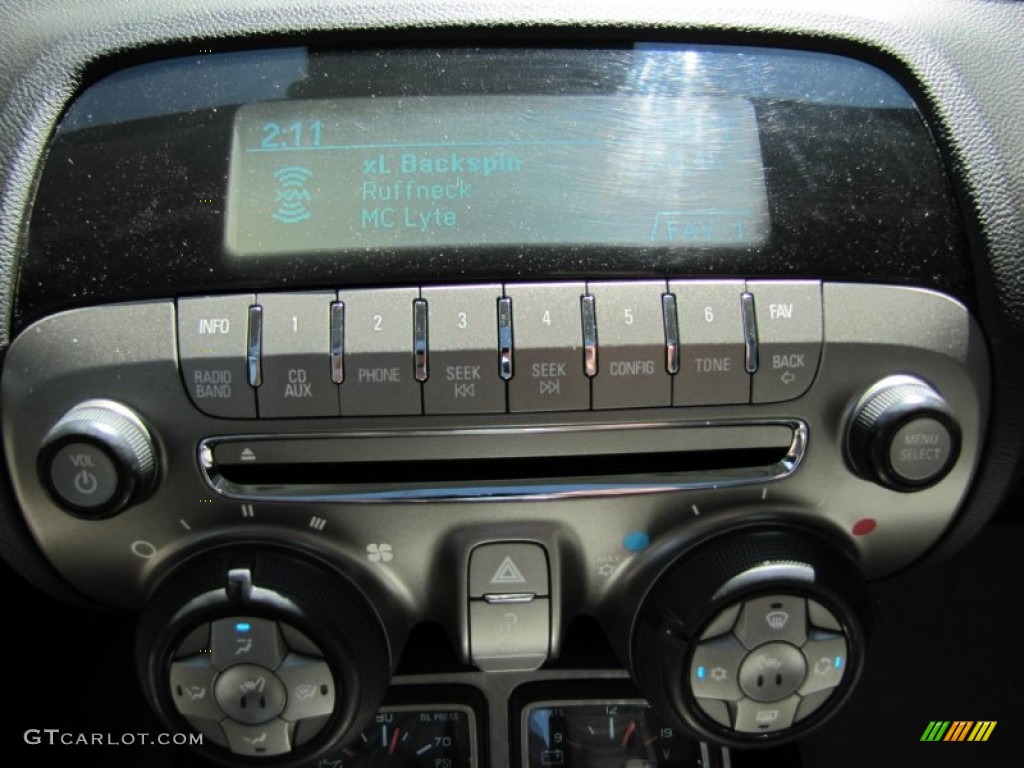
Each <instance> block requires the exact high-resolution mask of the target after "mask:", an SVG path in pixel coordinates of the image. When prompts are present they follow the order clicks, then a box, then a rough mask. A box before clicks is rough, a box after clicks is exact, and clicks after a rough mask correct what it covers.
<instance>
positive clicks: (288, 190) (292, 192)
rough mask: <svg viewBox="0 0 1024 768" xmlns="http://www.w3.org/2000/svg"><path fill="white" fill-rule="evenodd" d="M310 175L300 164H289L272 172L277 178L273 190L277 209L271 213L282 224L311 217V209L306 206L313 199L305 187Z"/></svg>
mask: <svg viewBox="0 0 1024 768" xmlns="http://www.w3.org/2000/svg"><path fill="white" fill-rule="evenodd" d="M312 175H313V172H312V171H311V170H309V169H308V168H303V167H302V166H301V165H289V166H288V167H287V168H281V169H280V170H279V171H277V172H275V173H274V178H275V179H277V189H276V190H275V191H274V202H275V203H277V210H276V211H274V212H273V213H272V214H271V216H272V217H273V218H275V219H277V220H278V221H280V222H282V223H283V224H298V223H299V222H302V221H306V220H307V219H309V218H311V217H312V215H313V213H312V211H310V210H309V208H307V207H306V206H307V204H308V203H309V202H310V201H311V200H312V199H313V195H312V194H311V193H310V191H309V189H308V188H307V187H306V182H307V181H309V178H310V177H311V176H312Z"/></svg>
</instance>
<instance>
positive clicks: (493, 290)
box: [422, 284, 505, 413]
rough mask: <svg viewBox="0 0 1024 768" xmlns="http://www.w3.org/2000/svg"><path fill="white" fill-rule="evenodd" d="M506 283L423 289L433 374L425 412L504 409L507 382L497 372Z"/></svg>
mask: <svg viewBox="0 0 1024 768" xmlns="http://www.w3.org/2000/svg"><path fill="white" fill-rule="evenodd" d="M501 295H502V290H501V286H500V285H497V284H491V285H475V286H458V287H455V286H442V287H438V288H424V289H423V291H422V296H423V298H424V299H425V300H426V302H427V317H428V329H429V330H428V334H427V338H428V348H429V356H430V375H429V377H428V378H427V381H426V382H425V383H424V385H423V407H424V412H425V413H504V411H505V382H504V381H503V380H502V379H501V377H500V375H499V373H498V314H497V313H498V299H500V298H501Z"/></svg>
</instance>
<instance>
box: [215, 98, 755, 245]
mask: <svg viewBox="0 0 1024 768" xmlns="http://www.w3.org/2000/svg"><path fill="white" fill-rule="evenodd" d="M230 168H231V170H230V178H229V185H228V211H227V220H226V234H225V243H226V246H227V249H228V250H229V251H230V252H231V253H234V254H236V255H239V256H247V255H271V254H284V253H315V252H337V251H341V250H346V249H373V248H416V247H432V248H437V247H445V246H524V245H525V246H530V245H542V246H571V245H580V246H586V245H614V246H683V247H700V248H705V247H737V246H738V247H745V246H757V245H760V244H761V243H763V242H764V241H765V240H766V239H767V237H768V231H769V220H768V205H767V199H766V192H765V182H764V167H763V164H762V160H761V149H760V143H759V138H758V131H757V121H756V117H755V114H754V108H753V106H752V105H751V103H750V102H749V101H747V100H745V99H743V98H738V97H732V96H723V97H716V96H700V97H686V96H665V95H658V94H622V95H537V94H534V95H459V96H418V97H417V96H413V97H400V96H387V97H379V98H339V99H313V100H284V101H274V102H263V103H255V104H247V105H244V106H242V107H240V108H239V109H238V112H237V115H236V118H235V122H234V132H233V138H232V154H231V164H230Z"/></svg>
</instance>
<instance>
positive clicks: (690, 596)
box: [631, 528, 866, 746]
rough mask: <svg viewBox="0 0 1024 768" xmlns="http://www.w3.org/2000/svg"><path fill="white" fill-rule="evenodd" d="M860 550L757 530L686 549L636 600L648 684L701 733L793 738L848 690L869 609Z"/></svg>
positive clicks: (656, 699) (672, 712)
mask: <svg viewBox="0 0 1024 768" xmlns="http://www.w3.org/2000/svg"><path fill="white" fill-rule="evenodd" d="M864 602H865V601H864V596H863V586H862V579H861V577H860V575H859V573H858V572H857V568H856V566H855V565H854V563H853V560H852V559H851V558H850V557H849V556H847V555H846V554H845V553H844V552H843V551H842V550H840V549H838V548H836V547H834V546H832V545H831V544H829V543H828V542H826V541H824V540H819V539H818V537H817V536H815V535H812V534H809V533H804V532H801V531H791V530H785V529H781V528H780V529H762V530H755V531H749V532H746V533H742V534H739V535H731V536H728V537H724V538H722V539H715V540H712V541H710V542H708V543H706V544H705V545H703V546H701V547H699V548H697V549H696V550H694V551H693V552H690V553H687V554H684V555H683V556H682V557H680V558H679V559H678V560H677V561H676V563H675V564H674V565H672V566H671V567H670V568H669V569H668V570H667V571H666V572H665V573H664V574H663V575H662V577H661V578H660V579H659V580H658V582H657V583H656V584H655V585H654V587H653V588H652V589H651V591H650V593H649V594H648V595H647V597H646V598H645V599H644V601H643V603H642V604H641V607H640V611H639V613H638V615H637V619H636V623H635V629H634V634H633V642H632V649H631V667H632V671H633V675H634V678H635V679H636V682H637V685H638V686H639V688H640V690H641V692H642V693H643V694H644V695H645V696H646V697H647V699H648V700H649V701H650V702H651V705H652V706H653V707H655V709H657V710H659V711H660V713H661V714H662V715H663V716H664V717H667V718H672V717H673V716H675V718H678V720H679V721H681V723H682V724H683V725H684V726H685V727H686V728H687V729H688V730H689V731H690V732H691V733H693V734H694V735H696V736H698V737H700V738H702V739H710V740H713V741H717V742H720V743H724V744H728V745H732V746H754V745H758V744H769V743H777V742H779V741H782V740H787V739H791V738H796V737H797V736H799V735H800V734H802V733H806V732H807V731H808V730H810V729H812V728H814V727H816V726H817V725H819V724H820V723H821V722H822V721H823V720H824V719H825V718H827V717H828V716H829V715H830V714H832V713H833V712H835V711H836V710H837V708H838V707H839V706H840V705H841V704H842V703H843V701H845V700H846V698H847V696H848V694H849V693H850V691H851V689H852V687H853V685H854V684H855V682H856V680H857V678H858V676H859V674H860V670H861V664H862V659H863V654H864V629H863V622H864V617H865V616H866V609H865V605H864Z"/></svg>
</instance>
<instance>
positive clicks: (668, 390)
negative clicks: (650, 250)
mask: <svg viewBox="0 0 1024 768" xmlns="http://www.w3.org/2000/svg"><path fill="white" fill-rule="evenodd" d="M589 289H590V293H591V294H592V295H593V296H594V302H595V305H596V313H597V375H596V376H595V377H594V380H593V387H594V408H639V407H654V406H663V405H671V404H672V378H671V376H669V373H668V371H667V370H666V368H665V323H664V319H663V316H662V298H661V297H662V294H664V293H665V283H663V282H654V281H631V282H621V283H620V282H615V283H590V284H589Z"/></svg>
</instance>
